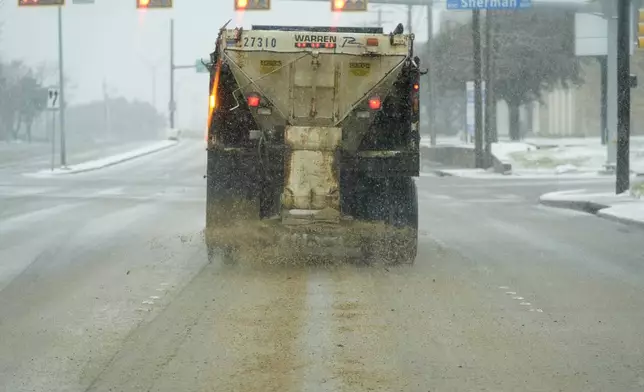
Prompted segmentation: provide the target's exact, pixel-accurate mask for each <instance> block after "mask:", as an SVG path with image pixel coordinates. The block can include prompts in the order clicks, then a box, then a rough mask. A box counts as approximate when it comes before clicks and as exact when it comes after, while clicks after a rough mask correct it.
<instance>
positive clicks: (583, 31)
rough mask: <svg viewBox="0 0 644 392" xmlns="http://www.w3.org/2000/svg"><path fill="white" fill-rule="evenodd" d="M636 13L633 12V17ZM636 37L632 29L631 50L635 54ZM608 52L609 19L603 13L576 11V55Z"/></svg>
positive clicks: (596, 54)
mask: <svg viewBox="0 0 644 392" xmlns="http://www.w3.org/2000/svg"><path fill="white" fill-rule="evenodd" d="M633 18H635V14H634V13H631V19H633ZM635 38H636V37H635V36H634V29H631V45H630V47H629V52H630V54H631V55H633V52H634V50H635V42H636V39H635ZM607 54H608V21H607V20H606V17H604V16H601V15H595V14H589V13H583V12H577V13H575V55H577V56H580V57H583V56H606V55H607Z"/></svg>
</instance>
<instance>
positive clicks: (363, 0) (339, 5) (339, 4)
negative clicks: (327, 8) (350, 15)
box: [330, 0, 367, 12]
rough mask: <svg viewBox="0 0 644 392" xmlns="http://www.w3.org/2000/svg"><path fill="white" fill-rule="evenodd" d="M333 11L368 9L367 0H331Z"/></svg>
mask: <svg viewBox="0 0 644 392" xmlns="http://www.w3.org/2000/svg"><path fill="white" fill-rule="evenodd" d="M330 1H331V11H334V12H347V11H363V12H364V11H366V10H367V0H330Z"/></svg>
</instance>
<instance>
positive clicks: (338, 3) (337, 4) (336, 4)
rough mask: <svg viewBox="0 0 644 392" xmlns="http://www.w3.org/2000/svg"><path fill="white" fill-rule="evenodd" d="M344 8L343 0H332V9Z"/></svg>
mask: <svg viewBox="0 0 644 392" xmlns="http://www.w3.org/2000/svg"><path fill="white" fill-rule="evenodd" d="M343 8H344V0H333V11H338V10H341V9H343Z"/></svg>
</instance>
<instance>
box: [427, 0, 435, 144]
mask: <svg viewBox="0 0 644 392" xmlns="http://www.w3.org/2000/svg"><path fill="white" fill-rule="evenodd" d="M433 39H434V1H433V0H430V1H429V3H428V4H427V124H429V140H430V145H432V146H435V145H436V126H435V125H434V105H435V102H434V94H433V91H434V78H433V75H434V67H432V64H431V63H432V55H433V54H434V49H433V42H432V41H433Z"/></svg>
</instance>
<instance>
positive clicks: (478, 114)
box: [472, 9, 484, 169]
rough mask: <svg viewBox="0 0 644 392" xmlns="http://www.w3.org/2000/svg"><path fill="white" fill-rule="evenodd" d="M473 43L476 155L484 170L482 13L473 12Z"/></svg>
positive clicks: (477, 162) (480, 167) (477, 161)
mask: <svg viewBox="0 0 644 392" xmlns="http://www.w3.org/2000/svg"><path fill="white" fill-rule="evenodd" d="M472 41H473V45H472V46H473V48H474V155H475V158H474V159H475V166H476V168H478V169H482V168H483V166H484V165H483V163H484V162H483V127H482V126H481V125H482V124H481V123H482V120H483V110H482V109H483V107H482V106H483V104H482V103H483V102H482V100H483V97H482V94H481V11H480V10H479V9H474V10H472Z"/></svg>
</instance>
